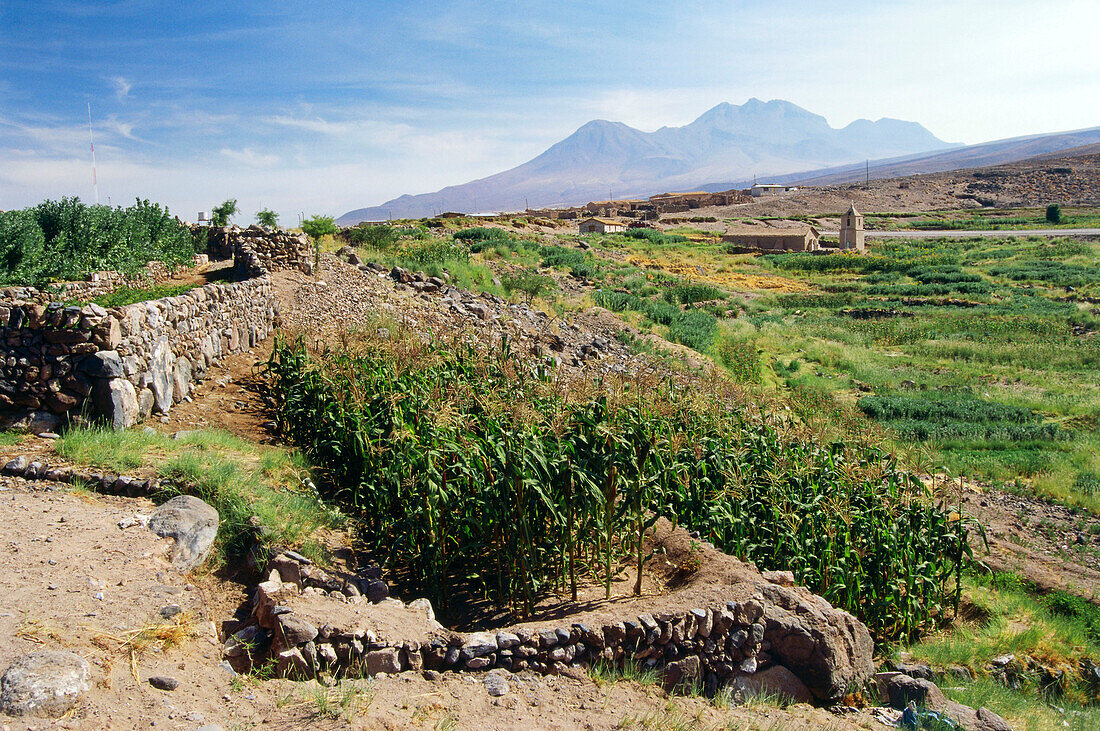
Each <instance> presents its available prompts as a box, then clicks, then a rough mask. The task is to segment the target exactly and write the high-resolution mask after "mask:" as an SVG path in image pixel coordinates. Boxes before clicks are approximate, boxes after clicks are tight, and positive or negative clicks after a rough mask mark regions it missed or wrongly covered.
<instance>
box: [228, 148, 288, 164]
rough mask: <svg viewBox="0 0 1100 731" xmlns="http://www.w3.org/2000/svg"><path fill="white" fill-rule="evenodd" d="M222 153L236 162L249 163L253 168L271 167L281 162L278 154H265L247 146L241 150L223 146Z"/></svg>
mask: <svg viewBox="0 0 1100 731" xmlns="http://www.w3.org/2000/svg"><path fill="white" fill-rule="evenodd" d="M221 154H222V155H224V156H225V157H227V158H229V159H230V160H232V161H233V162H235V163H239V164H241V165H247V166H248V167H251V168H270V167H274V166H276V165H278V164H279V156H278V155H264V154H262V153H259V152H256V151H255V150H253V149H252V148H251V147H245V148H242V149H240V150H231V149H229V148H227V147H223V148H222V150H221Z"/></svg>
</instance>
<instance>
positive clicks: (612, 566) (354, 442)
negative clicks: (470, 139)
mask: <svg viewBox="0 0 1100 731" xmlns="http://www.w3.org/2000/svg"><path fill="white" fill-rule="evenodd" d="M268 373H269V376H270V379H271V387H272V390H273V395H274V396H275V397H276V399H277V402H278V404H279V407H278V423H279V427H280V428H281V429H282V430H283V432H284V433H285V434H287V435H288V436H290V437H291V438H292V439H294V440H295V441H296V443H297V444H298V445H299V446H300V447H301V448H302V449H303V451H305V452H306V454H307V455H308V456H309V458H310V459H311V460H312V461H313V463H314V464H315V465H317V466H318V467H319V469H321V470H322V471H323V472H324V473H325V476H326V479H325V480H323V482H324V483H325V484H324V486H323V487H322V491H323V492H324V493H325V494H326V496H327V497H328V498H329V499H332V500H335V501H338V502H339V503H340V504H342V505H343V506H345V507H348V508H350V509H351V510H350V512H351V513H352V514H353V515H355V516H356V518H357V520H358V521H359V524H360V533H361V536H362V538H363V540H364V541H365V542H366V544H367V546H368V547H369V548H370V549H372V550H374V551H378V552H384V553H385V554H386V555H388V558H389V565H390V567H391V569H392V570H397V571H400V572H404V573H405V575H407V576H413V577H417V578H418V580H419V581H420V582H421V583H422V585H423V587H424V590H425V591H427V592H428V593H430V594H431V595H432V596H433V598H434V599H436V600H437V601H439V602H441V604H442V605H443V606H446V604H447V600H448V596H449V595H450V594H451V592H453V591H455V590H456V588H458V587H469V586H471V585H472V586H475V587H476V588H477V589H478V591H480V592H481V593H483V595H484V596H485V597H486V598H487V599H489V600H490V601H493V602H495V603H497V604H498V605H500V606H504V605H508V606H511V607H514V608H515V609H516V610H518V611H519V612H520V613H521V614H527V613H530V611H531V610H532V608H533V607H534V604H535V603H536V601H537V600H538V598H539V596H540V595H543V594H544V593H545V592H547V591H550V590H555V591H558V592H562V593H563V594H567V593H572V595H573V596H574V597H576V592H577V585H578V583H579V582H583V583H586V584H593V583H595V584H599V585H601V586H602V587H603V589H604V592H605V594H606V595H608V596H609V595H610V592H611V583H612V581H613V580H614V578H615V577H616V576H618V575H620V573H621V572H622V571H623V570H624V569H625V568H626V567H631V568H633V569H634V570H635V571H636V575H637V576H638V579H637V581H636V583H635V584H634V591H635V592H638V591H640V589H641V579H640V577H641V573H642V572H641V569H642V568H644V564H645V562H646V561H647V560H648V559H649V556H648V555H647V552H646V551H647V549H646V546H645V544H644V541H643V538H644V535H645V532H646V530H647V529H648V528H650V527H651V526H652V525H653V523H654V522H655V520H656V519H657V516H665V517H668V518H669V519H671V520H673V521H674V522H676V523H678V524H680V525H683V526H685V527H688V528H691V529H694V530H698V531H699V532H700V533H701V535H702V537H703V538H704V539H706V540H709V541H711V542H712V543H714V544H715V545H716V546H718V547H719V548H721V549H722V550H725V551H727V552H728V553H730V554H732V555H735V556H737V557H739V558H741V559H743V560H748V561H753V562H755V563H756V564H757V565H758V566H759V567H760V568H762V569H789V570H791V571H793V572H794V574H795V576H796V578H797V580H798V581H799V582H800V583H802V584H804V585H806V586H808V587H809V588H811V589H812V590H814V591H816V592H818V593H820V594H822V595H823V596H824V597H825V598H826V599H828V600H829V601H830V602H832V603H833V604H835V605H837V606H840V607H843V608H845V609H848V610H849V611H851V612H853V613H854V614H856V615H857V616H859V617H860V618H862V619H863V620H864V621H865V622H866V623H867V624H868V626H869V627H870V628H871V630H872V633H873V634H874V635H875V636H876V637H877V638H878V639H880V640H890V639H895V638H901V637H911V636H914V635H915V634H918V633H919V632H920V631H921V630H922V629H924V628H926V627H928V626H929V625H930V624H931V623H932V622H934V621H935V620H936V619H937V618H938V617H940V616H942V615H943V614H944V613H945V612H947V611H948V610H950V609H951V608H952V607H953V606H955V605H956V603H957V597H958V594H957V590H958V578H959V573H960V570H961V568H962V565H963V562H964V561H965V560H966V559H967V558H969V557H970V547H969V544H968V523H967V522H966V521H964V520H961V519H960V518H959V516H958V515H957V514H956V513H952V512H951V511H949V510H948V509H947V508H946V507H945V506H943V505H942V504H936V503H934V502H932V501H931V500H929V499H928V496H927V495H926V494H925V490H924V488H923V487H922V486H921V485H920V483H919V482H918V481H917V480H915V479H914V478H913V477H912V476H910V475H908V474H907V473H905V472H902V471H900V470H899V469H898V468H897V466H896V464H895V463H894V461H893V460H892V458H890V457H889V456H887V455H885V454H882V453H880V452H878V451H877V450H873V449H869V448H858V449H857V448H855V447H851V446H846V445H844V444H839V443H837V444H827V445H822V444H817V443H814V442H813V441H811V440H807V439H801V438H798V437H797V436H792V435H790V434H786V433H785V431H784V430H783V429H782V427H777V426H776V425H775V424H769V423H768V422H767V420H766V419H762V418H759V417H749V416H747V415H745V414H744V413H741V412H740V411H739V410H737V409H734V408H731V407H730V406H729V404H728V403H724V402H723V401H722V399H721V398H719V397H717V396H716V395H715V394H709V393H708V394H704V393H700V392H699V390H698V388H701V387H702V386H692V385H690V384H684V383H677V382H675V381H674V380H671V379H665V380H657V379H654V380H653V381H652V382H649V381H643V380H640V379H639V380H635V381H630V380H625V381H623V382H621V383H616V384H610V383H603V382H591V381H589V382H583V383H582V382H570V383H565V382H563V381H561V380H559V379H557V378H555V377H554V376H553V375H552V374H551V373H550V372H548V371H547V370H545V369H544V368H543V367H541V366H540V365H538V364H533V365H524V364H522V363H521V362H520V361H518V360H517V359H515V358H512V357H510V355H509V354H508V352H507V348H506V347H505V348H504V349H502V351H501V352H499V353H495V354H493V355H492V356H485V355H482V354H478V353H476V352H474V351H473V350H470V349H462V348H457V347H451V348H448V347H443V346H437V345H427V346H415V347H413V346H409V347H404V348H394V347H393V346H392V345H383V344H380V343H363V344H359V345H357V346H345V347H341V348H339V349H337V350H334V351H326V352H311V351H310V349H309V348H307V347H306V345H305V344H304V343H303V342H302V341H301V340H298V341H288V340H285V339H279V340H277V341H276V344H275V346H274V351H273V353H272V355H271V359H270V361H269V363H268Z"/></svg>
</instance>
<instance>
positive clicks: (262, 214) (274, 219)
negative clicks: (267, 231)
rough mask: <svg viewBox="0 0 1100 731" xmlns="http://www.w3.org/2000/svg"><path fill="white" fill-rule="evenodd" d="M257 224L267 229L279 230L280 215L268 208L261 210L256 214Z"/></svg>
mask: <svg viewBox="0 0 1100 731" xmlns="http://www.w3.org/2000/svg"><path fill="white" fill-rule="evenodd" d="M256 223H258V224H260V225H261V226H266V227H267V228H277V227H278V226H279V214H278V213H276V212H275V211H272V210H270V209H268V208H263V209H260V210H259V211H257V212H256Z"/></svg>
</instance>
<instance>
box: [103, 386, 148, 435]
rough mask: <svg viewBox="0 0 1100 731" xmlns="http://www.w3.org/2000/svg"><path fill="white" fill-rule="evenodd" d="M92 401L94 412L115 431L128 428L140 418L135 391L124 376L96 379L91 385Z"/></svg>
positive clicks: (139, 405) (139, 404)
mask: <svg viewBox="0 0 1100 731" xmlns="http://www.w3.org/2000/svg"><path fill="white" fill-rule="evenodd" d="M92 403H93V405H94V406H95V410H96V413H98V414H99V415H101V416H102V417H103V418H105V419H106V420H107V422H108V423H109V424H110V425H111V428H112V429H115V430H116V431H121V430H123V429H129V428H130V427H132V426H133V425H134V424H137V423H138V421H140V419H141V403H140V402H139V401H138V395H137V391H136V390H135V389H134V384H132V383H130V382H129V381H128V380H126V379H125V378H99V379H96V381H95V383H94V384H93V386H92Z"/></svg>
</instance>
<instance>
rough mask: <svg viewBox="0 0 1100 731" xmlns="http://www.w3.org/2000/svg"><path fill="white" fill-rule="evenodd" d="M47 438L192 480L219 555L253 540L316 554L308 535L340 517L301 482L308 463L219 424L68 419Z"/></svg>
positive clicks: (125, 466)
mask: <svg viewBox="0 0 1100 731" xmlns="http://www.w3.org/2000/svg"><path fill="white" fill-rule="evenodd" d="M54 444H55V449H57V452H58V454H60V455H61V456H62V457H64V458H65V459H67V460H69V461H71V462H73V463H75V464H79V465H89V466H91V467H95V468H97V469H103V470H108V471H110V472H118V473H125V472H133V471H135V470H139V469H142V470H146V471H152V472H154V473H155V474H156V475H157V476H159V477H162V478H166V479H170V480H172V481H177V482H181V483H189V484H191V485H193V486H194V487H193V489H192V490H191V492H192V494H194V495H195V496H196V497H199V498H200V499H202V500H204V501H206V502H207V503H209V504H210V505H211V506H213V507H214V508H215V509H216V510H217V511H218V514H219V515H220V516H221V520H222V524H221V527H220V528H219V530H218V540H217V543H216V544H215V549H216V551H217V552H218V554H219V556H220V560H222V561H226V560H228V559H229V558H231V557H234V556H237V555H240V554H241V553H242V552H243V551H245V550H247V548H248V547H249V546H250V545H252V543H253V541H257V542H258V543H259V545H260V546H261V548H271V549H276V548H298V549H302V550H304V551H305V552H307V553H312V554H313V555H314V556H318V553H319V550H318V549H319V544H317V543H316V542H315V541H312V542H311V541H310V538H311V537H312V536H313V534H314V533H315V532H316V531H318V530H319V529H322V528H333V527H337V526H339V525H340V524H341V523H342V516H340V514H339V513H338V512H337V511H336V510H334V509H333V508H331V507H329V506H326V505H325V504H324V503H323V502H322V501H321V500H320V498H319V497H318V496H317V495H316V493H315V492H314V491H313V490H312V489H311V488H310V485H311V484H312V481H309V482H306V477H307V476H308V474H309V467H308V465H307V463H306V462H305V460H304V459H303V458H302V457H301V455H300V454H298V453H297V452H288V451H286V450H281V449H277V448H273V447H261V446H258V445H255V444H252V443H251V442H248V441H245V440H243V439H240V438H238V437H235V436H233V435H231V434H228V433H226V432H221V431H212V430H202V431H196V432H191V433H190V434H187V435H186V436H185V437H184V438H181V439H172V438H170V437H167V436H164V435H162V434H145V433H143V432H141V431H137V430H129V431H112V430H110V429H107V428H105V427H100V426H91V427H74V428H71V429H68V430H67V431H66V432H65V434H63V435H62V436H61V438H60V439H58V440H56V442H55V443H54ZM173 494H174V493H173ZM162 497H163V498H164V499H167V497H171V494H166V495H165V496H162ZM253 517H256V518H258V519H259V520H258V522H259V526H260V527H257V525H256V524H255V521H253V520H252V518H253ZM311 557H312V556H311ZM318 557H320V556H318Z"/></svg>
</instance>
